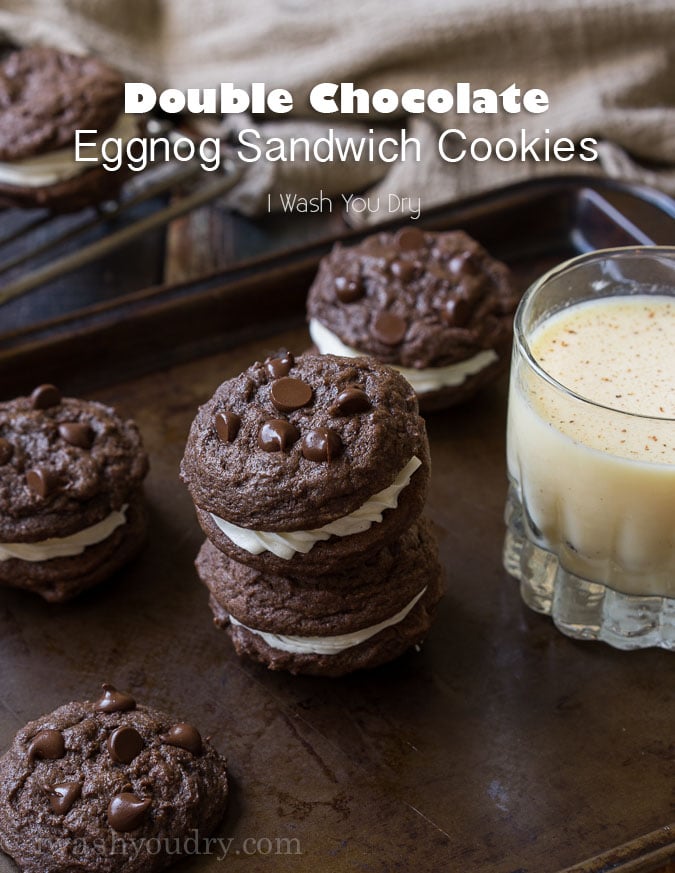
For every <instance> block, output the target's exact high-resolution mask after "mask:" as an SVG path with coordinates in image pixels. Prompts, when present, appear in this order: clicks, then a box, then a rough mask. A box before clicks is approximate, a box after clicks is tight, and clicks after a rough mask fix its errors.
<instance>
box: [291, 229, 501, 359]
mask: <svg viewBox="0 0 675 873" xmlns="http://www.w3.org/2000/svg"><path fill="white" fill-rule="evenodd" d="M517 300H518V295H517V294H516V291H515V289H514V286H513V282H512V279H511V275H510V272H509V270H508V268H507V267H506V266H505V265H504V264H502V263H501V262H499V261H497V260H495V259H494V258H492V257H491V256H490V255H489V254H488V252H487V251H486V250H485V249H484V248H483V247H482V246H481V245H480V244H479V243H478V242H476V240H474V239H472V238H471V237H470V236H468V234H466V233H464V232H462V231H453V232H446V233H435V232H431V231H422V230H418V229H417V228H415V227H406V228H403V229H402V230H400V231H398V232H397V233H389V232H381V233H377V234H373V235H371V236H368V237H366V239H364V240H363V241H362V242H361V243H359V244H357V245H355V246H351V247H346V246H343V245H342V244H340V243H338V244H337V245H336V246H335V248H334V249H333V251H332V252H331V253H330V254H329V255H328V256H327V257H326V258H324V259H323V260H322V262H321V265H320V268H319V272H318V274H317V277H316V279H315V281H314V283H313V285H312V287H311V289H310V292H309V297H308V301H307V312H308V316H309V318H310V319H316V320H317V321H319V322H320V323H321V324H322V325H323V326H324V327H326V328H327V329H328V330H330V331H331V332H332V333H334V334H335V335H336V336H337V337H338V338H339V339H340V340H341V341H342V342H343V343H345V344H346V345H347V346H350V347H351V348H354V349H357V350H359V351H360V352H362V353H363V354H371V355H373V356H374V357H375V358H377V359H378V360H380V361H384V362H385V363H390V364H397V365H400V366H403V367H411V368H416V369H427V368H433V367H442V366H446V365H449V364H453V363H457V362H460V361H465V360H467V359H468V358H471V357H473V356H475V355H476V354H478V353H479V352H481V351H487V350H493V351H496V352H497V354H498V355H499V356H500V357H501V356H502V355H503V354H508V348H509V346H510V341H511V326H512V316H513V312H514V311H515V307H516V304H517Z"/></svg>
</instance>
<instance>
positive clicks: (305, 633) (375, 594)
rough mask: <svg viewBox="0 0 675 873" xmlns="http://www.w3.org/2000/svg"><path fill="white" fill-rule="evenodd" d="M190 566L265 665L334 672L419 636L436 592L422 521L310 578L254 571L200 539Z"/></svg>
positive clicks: (437, 570)
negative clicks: (336, 569)
mask: <svg viewBox="0 0 675 873" xmlns="http://www.w3.org/2000/svg"><path fill="white" fill-rule="evenodd" d="M197 569H198V571H199V575H200V577H201V578H202V581H203V582H204V583H205V584H206V585H207V587H208V588H209V590H210V592H211V599H210V605H211V609H212V611H213V614H214V617H215V618H214V620H215V623H216V625H218V626H219V627H227V626H229V631H230V635H231V637H232V641H233V643H234V647H235V649H236V651H237V653H238V654H239V655H246V656H248V657H251V658H253V659H254V660H256V661H260V662H261V663H263V664H266V665H267V666H268V667H269V668H270V669H272V670H289V671H290V672H291V673H307V674H312V675H322V676H342V675H344V674H346V673H350V672H352V671H354V670H360V669H364V668H368V667H375V666H378V665H380V664H383V663H385V662H386V661H390V660H392V659H393V658H396V657H398V656H399V655H400V654H402V653H403V652H404V651H406V649H408V648H410V647H411V646H414V645H417V644H418V643H420V642H421V641H422V640H423V639H424V637H425V636H426V634H427V632H428V630H429V627H430V625H431V622H432V619H433V615H434V612H435V608H436V605H437V603H438V601H439V600H440V598H441V596H442V592H443V586H442V572H441V567H440V564H439V562H438V557H437V549H436V544H435V542H434V540H433V537H432V536H431V535H430V533H429V530H428V526H427V522H426V521H424V520H421V521H420V522H418V524H416V525H414V526H413V527H412V528H410V530H408V531H407V532H406V533H405V534H404V535H403V536H402V537H401V538H400V540H398V541H397V542H395V543H392V544H391V545H390V546H388V547H385V548H384V549H382V550H381V551H380V552H379V553H378V554H377V555H375V556H374V557H373V558H371V559H370V560H369V561H364V562H363V563H362V564H361V565H359V566H358V567H356V568H353V569H352V570H350V571H347V572H345V573H342V574H339V575H336V576H323V577H321V578H320V579H318V580H312V581H309V580H303V579H301V578H300V579H297V578H296V579H293V578H289V577H279V576H268V575H265V574H260V573H258V572H257V571H255V570H252V569H250V568H248V567H246V566H244V565H241V564H237V563H236V562H235V561H232V560H231V559H230V558H228V557H227V556H225V555H223V554H222V553H220V552H219V551H218V550H217V549H216V548H215V547H214V546H213V545H212V544H211V543H209V542H208V540H207V542H206V543H205V544H204V545H203V546H202V549H201V551H200V553H199V557H198V558H197Z"/></svg>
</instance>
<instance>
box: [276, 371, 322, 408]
mask: <svg viewBox="0 0 675 873" xmlns="http://www.w3.org/2000/svg"><path fill="white" fill-rule="evenodd" d="M270 397H271V398H272V403H273V404H274V405H275V406H276V408H277V409H278V410H279V412H293V410H295V409H300V408H301V407H303V406H307V404H308V403H309V402H310V400H311V399H312V388H311V386H310V385H308V384H307V383H306V382H303V381H302V379H292V378H291V377H290V376H284V377H283V378H282V379H277V380H276V381H275V382H272V388H271V391H270Z"/></svg>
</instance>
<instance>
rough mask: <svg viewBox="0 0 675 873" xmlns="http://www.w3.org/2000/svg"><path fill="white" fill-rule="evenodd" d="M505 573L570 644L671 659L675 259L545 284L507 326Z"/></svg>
mask: <svg viewBox="0 0 675 873" xmlns="http://www.w3.org/2000/svg"><path fill="white" fill-rule="evenodd" d="M507 462H508V474H509V496H508V500H507V505H506V513H505V517H506V524H507V534H506V541H505V545H504V566H505V567H506V569H507V571H508V572H509V573H510V574H511V575H512V576H515V577H516V578H517V579H518V580H519V581H520V591H521V595H522V598H523V600H524V601H525V603H527V605H528V606H530V607H531V608H532V609H535V610H537V611H538V612H543V613H546V614H548V615H551V617H552V618H553V621H554V622H555V624H556V625H557V627H558V628H559V629H560V630H561V631H563V633H565V634H567V635H568V636H571V637H576V638H578V639H594V640H604V641H605V642H607V643H610V644H611V645H613V646H615V647H617V648H620V649H639V648H646V647H649V646H660V647H662V648H665V649H675V247H658V246H641V247H636V248H620V249H606V250H604V251H598V252H593V253H591V254H587V255H582V256H580V257H577V258H574V259H573V260H571V261H568V262H567V263H564V264H562V265H561V266H559V267H556V268H555V269H553V270H551V271H550V272H549V273H547V274H546V275H545V276H543V277H542V278H541V279H539V280H538V281H537V282H535V283H534V285H533V286H532V287H531V288H530V289H529V290H528V291H527V293H526V294H525V296H524V297H523V299H522V301H521V303H520V306H519V308H518V311H517V313H516V317H515V323H514V348H513V359H512V363H511V381H510V388H509V412H508V427H507Z"/></svg>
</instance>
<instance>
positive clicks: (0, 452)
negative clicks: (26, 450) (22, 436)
mask: <svg viewBox="0 0 675 873" xmlns="http://www.w3.org/2000/svg"><path fill="white" fill-rule="evenodd" d="M13 454H14V446H13V445H12V444H11V443H10V441H9V440H6V439H4V438H3V437H0V467H2V466H3V464H9V462H10V461H11V460H12V455H13Z"/></svg>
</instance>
